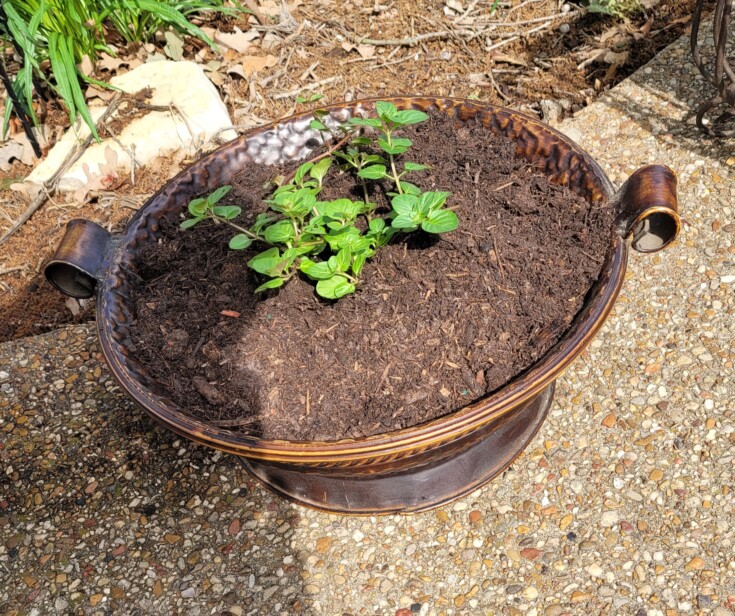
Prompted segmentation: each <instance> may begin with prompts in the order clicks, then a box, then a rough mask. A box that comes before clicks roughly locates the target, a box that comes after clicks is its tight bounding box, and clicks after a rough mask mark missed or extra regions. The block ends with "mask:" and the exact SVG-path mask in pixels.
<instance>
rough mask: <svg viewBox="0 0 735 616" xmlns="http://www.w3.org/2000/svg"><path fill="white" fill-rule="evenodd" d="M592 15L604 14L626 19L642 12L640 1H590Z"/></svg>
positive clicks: (588, 7)
mask: <svg viewBox="0 0 735 616" xmlns="http://www.w3.org/2000/svg"><path fill="white" fill-rule="evenodd" d="M587 10H588V11H589V12H590V13H604V14H605V15H613V16H614V17H626V16H627V15H630V14H631V13H635V12H636V11H640V10H641V3H640V0H589V5H588V6H587Z"/></svg>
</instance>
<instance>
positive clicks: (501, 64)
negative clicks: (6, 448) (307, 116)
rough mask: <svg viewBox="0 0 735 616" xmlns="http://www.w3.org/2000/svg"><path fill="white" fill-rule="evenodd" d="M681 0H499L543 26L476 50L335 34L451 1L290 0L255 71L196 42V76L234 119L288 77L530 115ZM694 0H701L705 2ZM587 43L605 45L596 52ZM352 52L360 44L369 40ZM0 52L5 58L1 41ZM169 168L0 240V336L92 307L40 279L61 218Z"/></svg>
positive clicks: (586, 92) (482, 42) (52, 205)
mask: <svg viewBox="0 0 735 616" xmlns="http://www.w3.org/2000/svg"><path fill="white" fill-rule="evenodd" d="M694 3H695V0H661V2H659V3H655V4H656V5H655V6H654V8H653V9H650V10H648V12H647V14H646V15H633V16H631V17H630V19H628V20H620V19H615V18H611V17H605V16H600V15H586V16H581V17H579V16H576V15H577V8H578V7H577V6H576V5H575V4H574V3H570V4H569V6H570V8H571V9H572V10H571V11H570V13H569V14H567V16H566V17H565V16H564V15H562V13H561V11H562V5H563V4H564V3H561V2H558V1H557V0H530V1H525V2H521V1H520V0H512V1H511V2H508V3H505V2H502V3H500V4H499V5H498V8H497V11H496V12H495V13H494V14H493V15H492V16H491V18H492V19H497V20H498V21H504V22H508V23H510V22H513V23H517V24H520V25H518V26H517V31H518V33H519V34H523V33H527V32H529V31H530V30H531V29H535V28H537V27H539V23H540V24H541V25H542V26H543V25H544V24H543V23H541V22H538V21H533V20H544V19H549V22H548V24H547V25H548V27H545V29H543V30H542V31H539V32H536V33H532V34H529V35H527V36H526V35H524V36H521V37H520V38H519V39H516V40H513V41H511V42H509V43H508V44H506V45H505V46H503V47H501V48H498V49H495V50H492V51H486V49H487V47H488V43H490V46H492V45H494V44H495V43H497V42H502V41H503V40H504V39H502V38H501V36H500V34H499V33H490V34H488V35H487V36H477V37H476V38H473V39H472V40H463V37H461V36H457V35H456V34H450V35H445V36H443V37H440V38H438V39H434V40H425V41H421V42H419V43H418V44H416V45H413V46H395V45H376V46H375V49H374V52H373V56H372V57H366V58H365V57H362V55H361V54H360V53H359V52H358V50H356V49H351V50H350V51H347V50H346V48H348V49H349V47H350V45H349V41H351V40H355V37H358V38H359V37H372V38H374V39H379V40H383V41H385V40H390V39H401V38H405V37H412V36H416V35H419V36H420V35H423V34H428V33H432V32H440V31H447V30H456V29H458V27H459V26H457V25H456V24H455V23H454V22H455V21H456V20H457V19H458V18H460V17H461V14H460V13H457V12H452V11H450V10H448V11H445V7H446V6H447V4H448V3H445V2H442V1H440V0H395V1H394V2H375V1H374V0H364V1H360V0H352V1H349V2H343V1H342V0H333V1H332V0H319V1H314V2H311V1H309V2H304V3H298V2H297V3H296V5H298V6H295V7H294V8H292V11H291V12H292V16H293V18H294V20H295V22H296V23H298V24H301V25H300V26H299V27H298V28H297V29H296V30H293V31H290V32H288V31H279V30H274V31H272V32H270V33H269V36H270V38H271V39H272V43H273V44H272V46H271V47H269V48H268V49H265V42H264V43H263V48H262V49H256V50H255V51H252V50H251V51H248V52H247V53H248V54H254V55H260V56H264V55H266V54H271V55H273V56H274V58H276V60H277V61H276V62H275V63H274V64H273V66H270V67H267V68H265V69H263V70H262V71H261V72H260V73H259V74H258V75H257V76H256V78H254V79H250V80H249V79H243V78H242V77H241V76H240V75H238V74H237V73H231V72H228V71H229V69H230V68H232V67H233V66H236V65H237V63H238V62H239V61H240V58H239V57H233V55H232V53H231V52H226V53H225V54H224V56H215V55H214V54H212V53H209V54H208V56H207V57H206V58H205V60H206V61H210V60H216V61H218V62H221V63H222V67H221V68H220V69H219V71H214V72H212V73H210V76H211V77H212V79H213V80H215V82H216V83H217V84H218V87H219V89H220V91H221V93H222V95H223V98H224V100H225V102H226V104H227V105H228V107H229V110H230V113H231V115H232V117H233V120H234V122H235V123H236V124H239V125H241V126H242V127H243V129H246V128H247V127H248V126H251V125H254V124H257V123H262V122H264V121H266V120H272V119H275V118H277V117H280V116H283V115H286V114H288V113H290V112H292V111H293V110H294V108H295V103H294V97H293V96H281V95H282V94H283V93H284V92H290V91H293V90H295V89H296V90H298V89H299V88H301V87H309V88H312V89H310V90H307V93H312V92H320V93H323V94H325V95H326V100H329V101H332V102H334V101H338V100H341V99H343V98H345V97H359V96H374V95H377V96H380V95H389V94H406V93H417V94H447V95H449V94H451V95H455V96H475V97H477V98H479V99H480V100H487V101H490V102H494V103H499V104H505V105H509V106H513V107H518V108H522V109H524V110H526V111H528V112H531V113H536V114H537V115H543V114H542V112H541V107H540V105H539V102H540V101H542V100H552V101H556V102H560V103H561V104H562V106H563V107H564V108H565V109H566V111H565V113H567V114H569V113H573V112H574V111H575V110H576V109H579V108H580V107H582V106H584V105H585V104H587V103H588V102H589V101H591V100H593V99H594V98H595V97H596V96H597V95H598V94H599V93H600V92H602V91H604V90H605V89H607V88H609V87H611V86H612V85H614V84H615V83H617V82H618V81H620V80H621V79H623V78H624V77H625V76H627V75H629V74H630V73H631V72H632V71H633V70H635V69H636V68H637V67H639V66H641V65H642V64H644V63H645V62H647V61H648V60H649V59H650V58H651V57H652V56H653V55H654V54H655V53H656V52H657V51H658V50H659V49H661V48H663V47H664V46H665V45H667V44H668V43H670V42H671V41H673V40H674V39H675V38H677V37H678V36H680V35H681V34H682V33H683V32H684V31H685V29H686V28H687V27H688V25H689V23H690V19H691V14H692V10H693V7H694ZM262 4H263V3H262ZM271 4H273V3H271ZM459 4H460V5H461V6H463V7H464V9H465V10H466V9H468V8H471V4H473V5H474V7H475V8H474V9H473V11H472V12H471V13H470V14H469V15H468V17H467V18H465V23H466V26H462V27H463V28H465V29H467V28H470V29H474V30H475V31H476V32H478V33H479V32H481V31H482V29H483V28H485V27H486V26H483V25H482V21H483V20H486V18H487V17H488V15H489V9H490V7H491V6H492V5H493V2H491V1H490V0H480V2H477V3H470V2H467V1H465V2H460V3H459ZM706 5H707V6H708V7H710V8H711V7H712V5H713V2H711V1H710V2H707V3H706ZM292 6H293V4H292ZM455 6H456V5H455ZM447 12H448V13H449V14H447ZM564 23H566V24H567V25H568V26H569V29H568V31H567V32H566V33H564V32H562V30H565V29H566V28H563V29H562V28H561V25H562V24H564ZM212 25H213V26H214V27H217V28H218V29H220V30H222V31H233V30H234V28H235V27H236V26H239V27H240V28H241V29H243V30H246V29H247V28H248V27H249V25H248V24H245V23H243V21H242V20H240V21H235V20H232V19H227V20H218V21H215V22H213V23H212ZM502 32H503V36H505V35H507V34H509V33H512V32H510V31H509V30H508V28H505V29H502ZM465 39H466V37H465ZM488 39H489V40H488ZM269 44H270V43H269ZM199 48H200V46H199V45H198V44H196V43H193V42H191V41H187V44H186V48H185V58H186V59H192V58H194V54H195V52H196V51H197V50H198V49H199ZM599 50H608V51H610V52H613V54H617V55H609V56H607V55H606V54H600V53H599ZM148 53H163V52H162V49H161V47H160V45H159V46H157V47H156V48H155V49H151V48H149V51H146V50H144V49H137V50H135V49H131V50H121V57H122V58H123V59H125V58H131V57H134V56H138V57H144V56H146V54H148ZM363 53H366V54H370V50H369V49H368V50H367V51H365V50H363ZM620 54H623V55H620ZM591 58H596V59H592V60H590V59H591ZM7 60H8V63H9V66H10V68H11V71H12V68H13V61H12V58H11V57H10V56H9V55H8V56H7ZM580 65H582V66H581V68H579V67H580ZM122 68H124V65H123V67H122ZM122 68H121V69H118V70H122ZM240 72H241V73H242V71H240ZM111 74H112V73H111V72H108V71H107V70H102V69H100V72H99V73H98V74H97V75H96V76H97V77H99V78H101V79H108V78H109V76H110V75H111ZM325 80H331V81H326V82H325ZM315 84H316V85H315ZM319 84H321V85H319ZM39 113H40V114H41V117H42V120H43V121H45V122H46V123H47V124H48V125H49V126H50V127H51V128H52V129H53V128H55V127H58V126H61V127H63V126H64V124H65V119H64V118H65V114H64V113H63V112H61V110H59V109H57V108H55V107H54V105H53V104H52V105H49V106H48V110H47V112H45V113H41V110H40V109H39ZM15 130H18V126H17V125H16V126H15ZM177 168H178V166H177V165H175V164H162V165H158V166H156V167H154V168H151V169H147V170H142V171H141V170H139V171H138V173H137V177H136V182H135V185H134V186H133V185H132V183H131V181H130V178H128V177H123V178H119V181H118V182H115V183H114V184H113V185H112V186H111V187H110V189H109V190H107V191H103V192H102V193H93V194H90V195H89V196H88V198H87V199H86V200H84V201H83V202H79V201H75V200H73V199H71V198H61V197H55V198H54V199H52V200H50V201H49V202H47V203H46V205H45V206H44V207H43V208H42V209H41V210H40V211H39V212H37V213H36V214H35V215H34V216H33V218H32V219H31V220H30V221H29V222H28V223H26V225H25V226H24V227H23V228H22V229H21V231H20V232H19V233H17V234H16V236H15V237H13V238H12V239H11V240H10V241H9V242H8V243H6V244H5V245H3V246H1V247H0V341H4V340H9V339H13V338H18V337H23V336H29V335H34V334H39V333H42V332H45V331H49V330H51V329H53V328H55V327H58V326H60V325H63V324H65V323H72V322H79V321H86V320H89V319H92V318H93V317H94V303H93V301H91V302H88V303H86V304H84V305H82V306H80V305H78V303H76V302H67V301H66V299H65V298H63V297H61V296H60V295H59V294H58V292H57V291H55V290H54V289H53V288H52V287H51V286H50V285H49V284H48V283H46V282H45V280H44V279H43V275H42V273H41V272H42V267H43V264H44V262H45V261H47V260H48V259H49V258H50V257H51V255H52V254H53V250H54V248H55V246H56V245H57V244H58V242H59V240H60V239H61V236H62V235H63V229H64V226H65V224H66V222H68V221H69V220H70V219H72V218H78V217H83V218H88V219H91V220H94V221H96V222H99V223H101V224H103V225H105V226H107V227H108V228H109V229H110V230H112V231H116V230H120V229H121V228H122V226H123V225H124V223H125V221H126V220H127V219H128V218H129V217H130V216H131V215H132V213H133V210H134V208H136V207H138V206H139V205H140V204H141V203H143V202H144V201H145V198H146V197H147V196H149V195H150V194H152V193H153V192H155V190H156V189H157V188H159V187H160V186H161V185H162V184H163V183H164V182H165V181H166V180H167V179H168V178H170V177H171V175H172V174H173V173H174V172H175V170H176V169H177ZM30 169H31V168H30V167H27V166H25V165H22V164H21V163H19V162H15V163H13V165H12V166H11V168H10V169H9V170H8V171H0V227H2V228H7V227H8V226H9V225H10V224H11V221H12V220H14V219H17V218H18V217H19V216H20V214H21V213H22V211H23V210H24V209H25V207H26V205H27V203H28V200H27V198H26V197H24V196H22V195H20V194H18V193H16V192H13V191H11V190H8V186H9V184H10V183H11V182H13V181H17V180H19V179H22V178H23V177H24V176H25V175H27V174H28V173H29V172H30ZM72 309H73V311H74V312H76V314H75V313H74V312H73V311H72Z"/></svg>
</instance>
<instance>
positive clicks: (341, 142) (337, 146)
mask: <svg viewBox="0 0 735 616" xmlns="http://www.w3.org/2000/svg"><path fill="white" fill-rule="evenodd" d="M351 136H352V133H349V134H347V135H345V136H344V137H342V139H340V140H339V141H338V142H337V143H335V144H334V145H332V146H331V147H330V148H329V149H328V150H327V151H326V152H322V153H321V154H318V155H317V156H314V157H313V158H310V159H309V160H305V161H304V162H303V163H301V165H305V164H306V163H318V162H319V161H320V160H321V159H322V158H326V157H327V156H331V155H332V153H333V152H335V151H336V150H339V149H340V148H341V147H342V146H343V145H344V144H345V143H347V140H348V139H349V138H350V137H351ZM301 165H299V166H301ZM297 171H298V167H297V168H296V169H294V171H293V172H292V173H289V174H288V175H287V176H286V178H285V179H284V180H283V184H281V186H285V185H286V184H290V183H291V182H292V181H293V179H294V177H295V175H296V172H297Z"/></svg>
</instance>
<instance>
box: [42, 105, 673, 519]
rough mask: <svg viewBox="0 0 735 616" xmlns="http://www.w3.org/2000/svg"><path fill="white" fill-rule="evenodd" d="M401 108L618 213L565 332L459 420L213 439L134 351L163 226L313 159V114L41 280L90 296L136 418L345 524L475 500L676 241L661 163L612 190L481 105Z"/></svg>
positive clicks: (223, 434)
mask: <svg viewBox="0 0 735 616" xmlns="http://www.w3.org/2000/svg"><path fill="white" fill-rule="evenodd" d="M382 100H390V101H391V102H392V103H394V104H395V105H396V106H397V107H398V108H399V109H408V108H414V109H420V110H422V111H428V110H434V111H437V112H439V113H442V114H445V115H446V116H448V117H449V118H451V119H454V120H456V121H457V122H460V123H461V122H468V121H475V120H479V121H480V122H481V123H482V124H483V126H484V127H486V128H487V129H488V130H490V131H492V132H494V133H496V134H499V135H502V136H505V137H507V138H508V139H510V140H511V141H512V142H514V143H515V148H516V155H517V156H520V157H522V158H524V159H525V160H527V161H528V162H529V163H530V164H532V165H533V166H535V167H536V168H538V169H539V170H540V171H542V172H543V173H545V174H546V175H547V177H549V178H550V179H551V180H552V181H553V182H555V183H558V184H564V185H567V186H568V187H569V188H570V189H571V190H572V191H574V192H575V193H577V194H579V195H580V196H582V197H584V198H585V199H587V200H588V201H590V202H592V203H594V204H602V203H605V202H607V207H611V208H614V211H615V225H614V228H612V229H611V230H610V247H609V250H608V252H607V255H606V259H605V264H604V265H603V268H602V273H601V275H600V278H599V280H598V281H597V283H596V284H595V285H594V286H593V288H592V289H591V291H590V293H589V295H588V297H587V301H586V303H585V305H584V307H583V309H582V310H581V311H580V312H579V314H578V315H577V316H576V318H575V320H574V321H573V323H572V325H571V326H570V328H569V329H568V331H567V332H566V333H565V334H564V335H563V337H562V338H561V339H560V340H559V342H558V343H557V344H556V345H555V346H554V347H553V348H552V349H551V351H549V352H548V353H547V354H546V355H545V356H544V357H542V358H541V359H540V360H539V361H537V362H536V363H535V364H534V365H533V366H532V367H531V368H529V369H528V370H526V371H525V372H524V373H523V374H521V375H519V376H518V377H516V378H515V379H514V380H513V381H511V382H510V383H508V384H507V385H505V386H504V387H502V388H501V389H499V390H498V391H495V392H494V393H492V394H491V395H489V396H487V397H484V398H482V399H480V400H478V401H476V402H474V403H472V404H470V405H468V406H466V407H464V408H462V409H460V410H458V411H455V412H454V413H451V414H449V415H446V416H444V417H441V418H439V419H436V420H433V421H431V422H428V423H425V424H421V425H418V426H414V427H411V428H406V429H403V430H398V431H393V432H388V433H384V434H379V435H376V436H371V437H366V438H359V439H342V440H338V441H324V442H319V441H312V442H300V441H283V440H268V439H262V438H256V437H252V436H248V435H245V434H239V433H237V432H233V431H230V430H226V429H223V428H217V427H215V426H212V425H210V424H207V423H206V422H203V421H201V420H198V419H196V418H195V417H193V416H192V415H190V414H189V413H188V412H187V410H186V409H185V408H181V407H179V406H177V405H176V404H174V403H173V402H172V401H171V400H170V399H169V398H168V396H167V394H166V391H165V390H164V388H163V387H162V386H161V385H160V384H159V383H157V382H156V380H155V379H153V378H152V377H151V375H150V374H149V373H148V372H147V371H146V368H145V367H144V366H143V365H142V364H141V363H140V362H139V361H138V360H137V359H136V357H135V355H134V353H133V352H132V351H131V349H130V346H131V341H130V324H131V323H132V321H133V320H134V318H135V313H134V305H133V302H132V297H131V289H132V288H133V286H134V284H135V280H136V276H137V275H136V270H137V267H138V261H139V258H140V255H141V252H142V250H143V249H144V248H145V247H146V246H148V245H150V244H151V243H152V242H155V241H157V238H158V236H159V232H160V224H161V221H162V220H163V219H167V220H169V221H178V220H179V216H180V214H181V213H182V212H185V211H186V208H187V205H188V203H189V201H190V200H191V199H193V198H194V197H197V196H200V195H202V194H204V193H207V192H211V191H212V190H214V189H215V188H217V187H219V186H222V185H224V184H229V183H230V182H231V179H232V178H233V176H234V175H235V174H236V173H238V172H240V171H242V169H243V168H244V167H246V166H248V165H279V164H283V163H288V162H295V161H299V160H303V159H305V158H308V157H309V156H310V155H311V153H312V152H313V150H314V149H316V148H317V147H319V146H320V145H321V139H322V137H321V133H320V132H319V131H317V130H314V129H311V128H310V127H309V123H310V121H311V120H312V119H313V117H314V116H313V111H309V112H305V113H302V114H299V115H295V116H292V117H289V118H285V119H283V120H280V121H278V122H275V123H273V124H270V125H268V126H264V127H260V128H258V129H255V130H253V131H251V132H249V133H248V134H246V135H244V136H242V137H240V138H239V139H237V140H235V141H233V142H231V143H229V144H227V145H225V146H223V147H222V148H220V149H219V150H217V151H215V152H213V153H212V154H210V155H208V156H206V157H204V158H202V159H201V160H199V161H198V162H196V163H195V164H193V165H192V166H191V167H189V168H188V169H186V170H185V171H183V172H181V173H180V174H179V175H178V176H176V177H175V178H174V179H173V180H171V181H170V182H168V183H167V184H166V185H165V186H164V187H163V188H162V189H161V190H160V191H159V192H158V193H156V194H155V195H154V196H153V197H151V199H149V200H148V202H147V203H146V204H145V205H144V206H143V207H142V208H141V209H140V210H139V211H138V212H137V214H136V215H135V217H134V218H133V219H132V220H131V221H130V222H129V223H128V225H127V227H126V228H125V230H124V231H123V233H122V234H121V235H119V236H114V237H112V236H110V235H109V234H108V233H107V232H106V231H105V230H104V229H102V228H100V227H98V226H97V225H95V224H94V223H91V222H88V221H81V220H75V221H72V222H70V223H69V225H68V228H67V232H66V235H65V236H64V238H63V240H62V242H61V243H60V245H59V247H58V249H57V252H56V255H55V256H54V258H53V260H52V261H51V262H50V263H49V264H48V265H47V266H46V270H45V273H46V276H47V277H48V279H49V280H50V281H51V282H52V284H54V285H55V286H56V287H57V288H59V289H60V290H61V291H62V292H64V293H66V294H68V295H71V296H74V297H90V296H92V295H94V294H96V296H97V327H98V333H99V338H100V342H101V347H102V349H103V352H104V355H105V359H106V360H107V362H108V364H109V365H110V368H111V371H112V373H113V374H114V375H115V377H116V378H117V379H118V381H119V382H120V384H121V386H122V388H123V389H124V391H126V392H127V393H128V394H129V395H130V396H131V397H132V398H133V399H134V400H135V401H136V402H137V403H138V404H139V405H140V406H142V408H143V409H144V410H145V411H146V412H147V413H148V414H149V415H151V416H152V417H153V418H154V419H156V420H157V421H158V422H160V423H161V424H163V425H164V426H165V427H167V428H168V429H170V430H173V431H174V432H176V433H178V434H180V435H182V436H184V437H186V438H189V439H191V440H193V441H196V442H198V443H201V444H204V445H207V446H209V447H213V448H216V449H220V450H222V451H225V452H228V453H232V454H234V455H236V456H238V457H239V459H240V461H241V463H242V464H243V465H244V467H245V468H246V469H247V470H248V472H250V473H251V474H252V475H253V476H255V477H256V478H257V479H259V480H260V481H262V482H263V483H264V484H265V485H266V486H267V487H269V488H270V489H272V490H273V491H275V492H277V493H278V494H280V495H282V496H284V497H286V498H289V499H291V500H293V501H295V502H297V503H300V504H303V505H307V506H310V507H314V508H318V509H322V510H326V511H333V512H341V513H350V514H372V513H409V512H417V511H422V510H426V509H430V508H432V507H436V506H439V505H442V504H444V503H447V502H449V501H451V500H454V499H456V498H459V497H461V496H463V495H464V494H466V493H468V492H471V491H473V490H475V489H476V488H477V487H479V486H480V485H482V484H484V483H486V482H487V481H489V480H490V479H492V478H493V477H495V476H496V475H498V474H499V473H500V472H502V471H503V470H504V469H505V468H507V467H508V466H509V465H510V463H511V462H512V461H513V459H514V458H515V457H516V456H518V455H519V454H520V453H521V452H522V451H523V449H524V448H525V447H526V446H527V445H528V443H529V442H530V440H531V439H532V438H533V436H534V435H535V434H536V432H537V431H538V429H539V428H540V426H541V424H542V423H543V421H544V418H545V416H546V414H547V412H548V409H549V407H550V405H551V402H552V399H553V393H554V382H555V380H556V378H557V377H558V376H559V375H560V374H561V373H562V372H563V371H564V370H565V369H566V368H567V367H568V366H569V364H570V363H571V362H572V361H573V360H574V359H575V358H576V357H577V356H578V355H579V354H580V353H581V352H582V351H583V350H584V349H585V348H586V347H587V345H588V344H589V343H590V342H591V341H592V339H593V337H594V336H595V334H596V333H597V332H598V331H599V330H600V328H601V327H602V325H603V323H604V321H605V319H606V317H607V315H608V314H609V313H610V311H611V309H612V307H613V304H614V302H615V300H616V298H617V296H618V293H619V292H620V289H621V287H622V284H623V280H624V275H625V268H626V262H627V259H628V254H629V250H630V248H631V247H632V248H633V249H635V250H638V251H639V252H656V251H658V250H661V249H662V248H664V247H665V246H666V245H668V244H669V243H670V242H671V241H673V240H674V239H675V237H676V235H677V233H678V231H679V227H680V221H679V217H678V214H677V200H676V178H675V176H674V174H673V173H672V171H671V170H670V169H668V168H667V167H664V166H660V165H650V166H647V167H643V168H642V169H639V170H638V171H636V172H635V173H634V174H633V175H632V176H631V177H630V179H629V180H628V181H627V182H626V183H625V184H624V185H623V186H622V187H621V188H620V190H619V191H617V192H615V191H614V189H613V186H612V185H611V183H610V181H609V180H608V179H607V177H606V176H605V174H604V173H603V171H602V170H601V169H600V167H599V165H597V163H596V162H595V161H594V160H593V159H592V158H591V157H590V156H589V155H588V154H587V153H586V152H585V151H584V150H582V149H581V148H580V147H579V146H578V145H577V144H575V143H574V142H572V141H571V140H570V139H568V138H567V137H566V136H564V135H563V134H561V133H559V132H558V131H556V130H554V129H552V128H550V127H549V126H547V125H545V124H543V123H541V122H539V121H538V120H536V119H535V118H532V117H530V116H527V115H525V114H523V113H520V112H517V111H514V110H511V109H505V108H502V107H496V106H493V105H489V104H486V103H481V102H479V101H471V100H465V99H454V98H431V97H401V98H392V99H382ZM375 102H376V101H375V100H362V101H353V102H349V103H341V104H335V105H330V106H327V107H325V108H324V110H326V111H327V112H328V114H327V115H326V116H324V117H323V118H322V121H323V122H325V123H326V124H327V125H328V126H329V127H330V128H336V127H337V126H338V125H339V124H340V123H341V122H344V121H346V120H347V119H349V118H350V117H352V116H354V115H363V114H365V113H367V112H368V111H371V110H372V108H373V106H374V103H375Z"/></svg>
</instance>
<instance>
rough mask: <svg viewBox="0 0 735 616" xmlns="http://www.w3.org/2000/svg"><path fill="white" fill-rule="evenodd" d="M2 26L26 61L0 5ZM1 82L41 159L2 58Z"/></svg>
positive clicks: (39, 150) (0, 59)
mask: <svg viewBox="0 0 735 616" xmlns="http://www.w3.org/2000/svg"><path fill="white" fill-rule="evenodd" d="M0 26H1V27H2V29H3V30H4V31H5V32H6V33H7V35H8V37H10V39H11V40H12V41H13V46H14V47H15V50H16V53H17V54H18V55H19V56H20V60H21V62H23V60H24V58H23V50H22V49H21V47H20V46H19V45H18V44H17V42H16V41H15V40H14V39H13V36H12V34H11V33H10V28H8V17H7V15H6V14H5V10H4V9H3V7H2V5H1V4H0ZM0 80H2V82H3V86H5V91H6V92H7V93H8V97H9V98H10V101H11V102H12V103H13V109H14V110H15V115H16V116H18V119H19V120H20V123H21V124H22V125H23V131H24V132H25V134H26V137H28V141H29V142H30V144H31V147H32V148H33V153H34V154H35V155H36V157H37V158H41V156H43V152H41V146H40V145H38V141H37V140H36V135H35V134H34V133H33V126H32V125H31V120H30V118H29V117H28V114H27V113H26V110H25V109H24V108H23V105H22V103H21V102H20V99H19V98H18V94H17V92H16V91H15V89H14V88H13V83H12V81H11V80H10V77H9V76H8V72H7V71H6V70H5V58H0Z"/></svg>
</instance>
